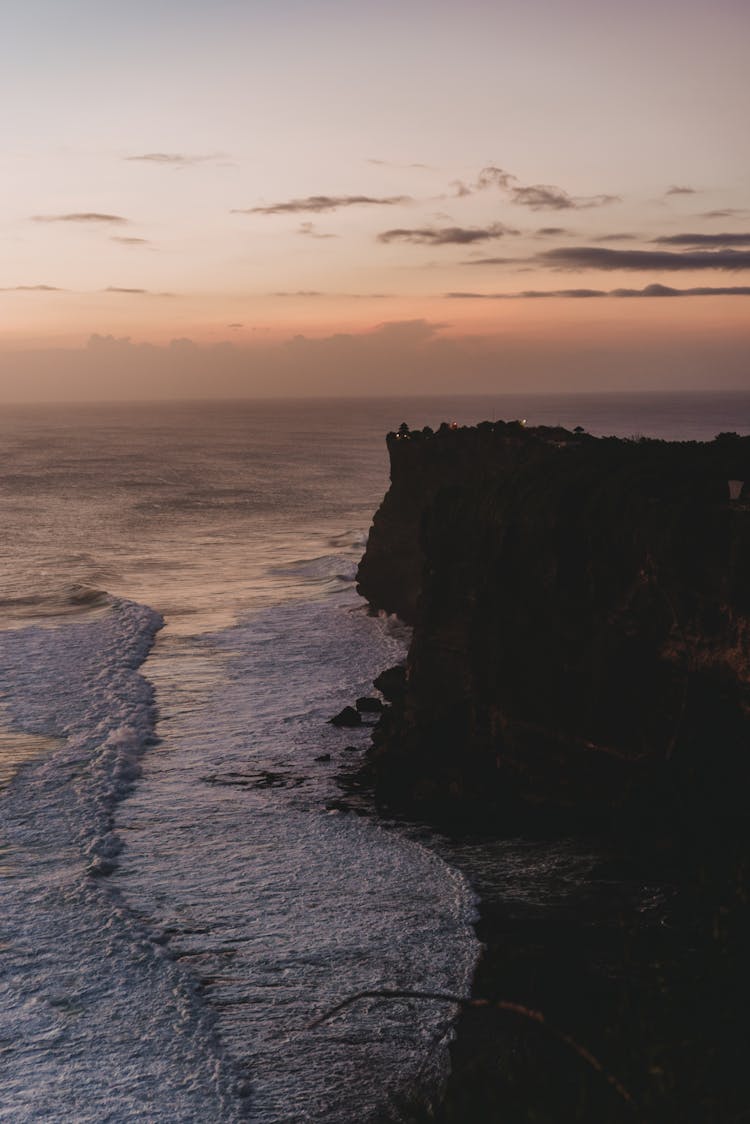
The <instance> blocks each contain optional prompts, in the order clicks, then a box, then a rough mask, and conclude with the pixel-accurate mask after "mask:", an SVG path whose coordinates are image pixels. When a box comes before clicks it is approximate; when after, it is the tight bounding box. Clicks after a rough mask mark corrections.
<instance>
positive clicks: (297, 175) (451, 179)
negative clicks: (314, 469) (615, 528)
mask: <svg viewBox="0 0 750 1124" xmlns="http://www.w3.org/2000/svg"><path fill="white" fill-rule="evenodd" d="M748 42H750V5H748V4H747V2H746V0H715V2H713V3H708V2H706V0H650V2H649V3H646V2H645V0H629V3H628V4H627V5H625V4H622V3H621V2H620V0H491V2H490V0H463V2H462V3H458V2H456V0H452V2H447V0H400V2H398V3H396V2H394V0H378V3H374V2H372V0H273V2H271V0H212V2H210V3H209V2H208V0H148V2H144V0H129V2H128V3H127V4H125V3H122V2H121V0H96V2H94V0H23V3H22V2H20V0H5V2H4V3H3V5H2V8H1V9H0V90H1V91H2V98H0V118H1V119H2V136H3V141H4V143H3V145H2V148H1V149H0V169H1V172H2V183H3V193H2V203H1V205H0V244H1V247H2V254H0V401H6V402H8V401H26V400H29V401H35V400H48V399H49V400H58V399H73V400H75V399H119V398H144V397H146V398H159V397H175V396H176V397H213V396H219V397H227V396H228V397H235V396H253V395H263V396H267V395H277V394H295V395H298V394H312V395H327V394H336V395H338V394H351V395H368V396H369V395H373V394H378V393H388V394H393V393H399V392H400V393H404V394H421V393H425V394H429V393H456V392H460V391H464V392H467V393H471V392H476V393H486V392H487V391H502V390H519V389H528V390H531V391H534V390H539V391H545V390H556V391H559V390H566V389H571V390H607V389H613V390H621V389H626V388H631V387H632V388H633V389H638V390H642V389H655V390H656V389H679V388H685V389H695V388H706V389H711V388H714V387H716V388H750V362H749V357H750V143H749V142H748V132H747V119H748V110H749V109H750V68H748V66H747V44H748Z"/></svg>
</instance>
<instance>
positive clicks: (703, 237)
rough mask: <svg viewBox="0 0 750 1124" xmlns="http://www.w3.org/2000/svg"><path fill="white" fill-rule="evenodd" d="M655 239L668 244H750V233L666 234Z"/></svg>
mask: <svg viewBox="0 0 750 1124" xmlns="http://www.w3.org/2000/svg"><path fill="white" fill-rule="evenodd" d="M653 241H654V242H658V243H660V244H662V245H666V246H750V233H744V232H743V233H737V232H732V233H724V234H665V235H663V236H662V237H661V238H654V239H653Z"/></svg>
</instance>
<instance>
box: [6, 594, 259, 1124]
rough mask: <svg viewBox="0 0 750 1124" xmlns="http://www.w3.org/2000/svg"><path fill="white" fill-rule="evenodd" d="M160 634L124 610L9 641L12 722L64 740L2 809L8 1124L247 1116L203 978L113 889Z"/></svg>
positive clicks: (138, 614) (27, 772) (153, 618)
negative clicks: (117, 816)
mask: <svg viewBox="0 0 750 1124" xmlns="http://www.w3.org/2000/svg"><path fill="white" fill-rule="evenodd" d="M159 623H160V620H159V617H158V615H157V614H155V613H153V612H152V611H151V610H150V609H147V608H145V607H143V606H138V605H134V604H131V603H128V602H122V601H120V602H114V603H113V604H112V606H111V609H110V612H109V613H108V614H107V615H106V616H104V617H102V618H100V619H97V620H94V621H89V622H86V623H81V624H74V625H68V626H65V627H62V628H58V629H48V628H45V629H40V628H29V629H24V630H21V631H16V632H5V633H0V681H2V683H3V696H4V702H5V706H6V712H5V713H6V716H8V715H9V716H10V718H11V720H12V722H13V723H14V725H15V726H16V727H17V728H21V729H26V730H28V731H30V732H32V733H34V734H38V735H44V736H47V737H49V736H54V737H56V738H59V739H60V745H59V748H58V749H57V751H56V752H55V753H53V755H52V756H51V757H48V758H46V759H45V760H43V761H40V762H39V763H37V764H33V765H28V766H26V767H25V768H23V769H22V770H21V772H20V773H19V774H18V775H17V776H16V778H15V779H14V781H13V782H12V784H11V785H10V787H9V788H8V789H7V790H6V792H5V793H4V794H3V795H2V799H0V832H1V838H2V843H3V849H4V855H3V860H4V861H3V867H2V880H1V881H0V918H2V922H1V924H2V930H1V932H2V935H1V936H0V949H1V958H0V965H1V974H0V1012H1V1013H0V1059H1V1065H2V1083H1V1084H0V1119H2V1120H8V1121H13V1124H24V1122H26V1121H41V1120H43V1121H55V1122H59V1121H63V1120H75V1121H77V1122H81V1124H83V1122H89V1121H90V1122H92V1124H93V1122H97V1124H101V1122H102V1121H112V1122H120V1121H123V1122H124V1121H136V1120H138V1121H143V1120H154V1121H157V1120H158V1121H162V1120H163V1121H166V1120H183V1121H208V1120H212V1121H213V1120H217V1121H220V1120H235V1119H238V1118H239V1116H240V1115H241V1113H242V1101H241V1097H240V1094H239V1090H238V1089H236V1087H234V1086H233V1083H232V1080H231V1078H230V1077H229V1076H228V1075H227V1071H226V1067H225V1066H224V1065H223V1063H222V1055H221V1051H220V1049H219V1047H218V1045H217V1042H216V1038H215V1036H214V1033H213V1030H212V1026H211V1022H210V1020H209V1019H207V1018H206V1015H205V1013H204V1010H203V1007H202V1005H201V1003H200V1002H199V1001H198V1000H197V999H196V996H195V993H194V989H193V987H192V983H191V980H190V978H189V977H188V975H187V974H186V973H185V972H183V971H181V970H180V969H179V968H178V967H177V966H176V965H175V964H174V963H173V962H172V961H171V960H170V959H169V958H168V957H167V956H166V955H165V953H164V951H163V949H162V948H160V947H159V945H158V944H156V943H154V941H152V940H151V939H149V935H148V933H147V931H146V930H145V928H144V927H143V926H142V925H141V924H138V923H136V922H135V921H134V919H133V918H132V917H131V916H130V915H129V913H128V911H127V910H125V909H124V908H123V907H122V904H121V902H120V900H119V895H118V894H117V892H116V890H115V889H114V888H113V887H112V886H111V884H110V880H109V879H106V878H102V877H99V875H102V874H104V873H105V872H106V871H108V870H111V869H112V867H113V865H114V863H115V861H116V855H117V852H118V850H119V841H118V839H117V836H116V835H115V834H114V832H113V830H112V817H113V812H114V809H115V807H116V805H117V803H118V802H119V800H121V799H122V797H123V796H124V795H126V793H127V792H128V791H130V789H131V788H132V785H133V782H134V780H135V779H136V777H137V776H138V773H139V769H140V757H141V754H142V752H143V749H144V747H145V745H146V743H147V742H148V740H149V739H150V738H151V736H152V733H153V699H152V691H151V688H150V686H149V685H148V684H147V683H146V681H145V680H144V679H143V678H142V677H141V676H140V675H139V674H138V672H137V670H136V669H137V667H138V665H139V664H140V662H141V661H142V660H143V658H144V656H145V654H146V652H147V651H148V648H149V646H150V644H151V642H152V639H153V636H154V632H155V630H156V629H157V628H158V626H159Z"/></svg>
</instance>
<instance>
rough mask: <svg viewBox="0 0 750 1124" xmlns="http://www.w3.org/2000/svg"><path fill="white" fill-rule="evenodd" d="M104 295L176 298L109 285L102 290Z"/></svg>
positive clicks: (148, 290)
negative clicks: (120, 294)
mask: <svg viewBox="0 0 750 1124" xmlns="http://www.w3.org/2000/svg"><path fill="white" fill-rule="evenodd" d="M101 292H102V293H125V294H129V295H133V296H148V297H174V296H176V294H175V293H154V292H152V291H151V290H150V289H136V288H130V287H128V286H125V285H107V287H106V289H102V290H101Z"/></svg>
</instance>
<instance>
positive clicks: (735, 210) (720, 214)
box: [698, 207, 750, 219]
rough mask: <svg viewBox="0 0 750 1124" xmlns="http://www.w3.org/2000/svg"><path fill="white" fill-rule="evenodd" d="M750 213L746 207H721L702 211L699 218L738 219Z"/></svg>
mask: <svg viewBox="0 0 750 1124" xmlns="http://www.w3.org/2000/svg"><path fill="white" fill-rule="evenodd" d="M747 215H750V211H748V210H747V208H746V207H722V208H720V209H719V210H718V211H702V212H701V213H700V214H699V215H698V218H699V219H738V218H745V217H746V216H747Z"/></svg>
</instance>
